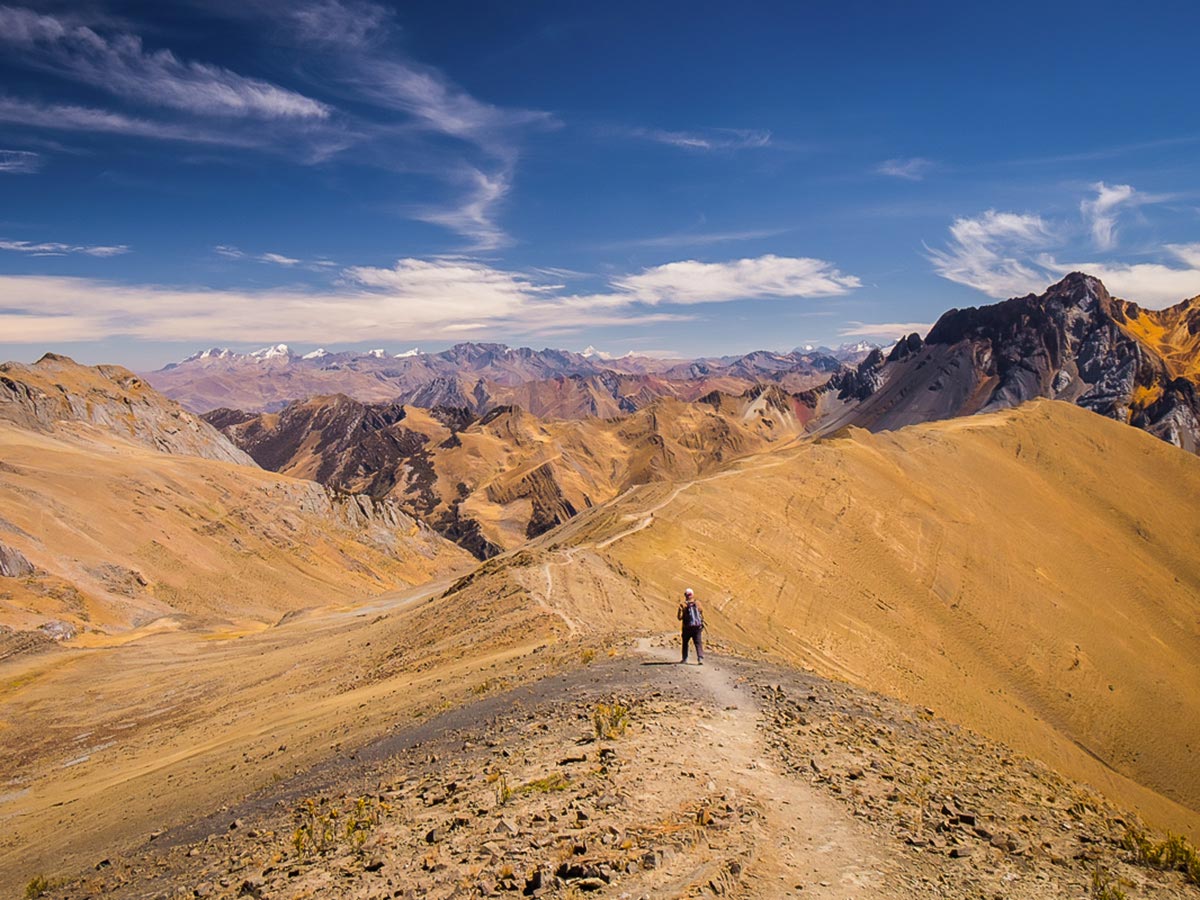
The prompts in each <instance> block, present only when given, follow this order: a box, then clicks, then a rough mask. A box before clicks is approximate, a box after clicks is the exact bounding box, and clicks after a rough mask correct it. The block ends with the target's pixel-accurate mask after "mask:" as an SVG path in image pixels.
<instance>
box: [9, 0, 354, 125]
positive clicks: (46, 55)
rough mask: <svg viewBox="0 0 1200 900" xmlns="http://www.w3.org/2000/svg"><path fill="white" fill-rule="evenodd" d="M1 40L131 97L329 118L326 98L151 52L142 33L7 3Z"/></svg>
mask: <svg viewBox="0 0 1200 900" xmlns="http://www.w3.org/2000/svg"><path fill="white" fill-rule="evenodd" d="M0 44H5V45H7V46H8V47H9V48H11V50H12V51H13V52H15V53H17V54H21V55H22V56H24V57H25V59H26V61H27V62H28V63H30V64H32V65H33V66H35V67H37V68H40V69H43V70H45V71H49V72H52V73H54V74H55V75H58V76H61V77H64V78H69V79H72V80H75V81H79V82H82V83H84V84H88V85H91V86H93V87H97V88H100V89H102V90H105V91H108V92H110V93H112V94H116V95H117V96H120V97H123V98H125V99H129V100H134V101H137V102H139V103H143V104H146V105H150V106H165V107H170V108H173V109H178V110H183V111H186V112H189V113H197V114H201V115H210V116H236V117H256V118H266V119H281V118H282V119H325V118H327V117H328V116H329V114H330V109H329V107H328V106H327V105H325V104H324V103H321V102H319V101H317V100H313V99H312V98H310V97H305V96H304V95H302V94H299V93H297V92H295V91H292V90H288V89H286V88H282V87H279V86H277V85H274V84H271V83H269V82H267V81H263V80H261V79H258V78H249V77H247V76H244V75H239V74H238V73H236V72H232V71H230V70H229V69H225V68H222V67H220V66H215V65H211V64H209V63H202V62H195V61H189V60H182V59H179V58H178V57H176V56H175V54H174V53H172V52H171V51H170V50H155V51H147V50H146V49H145V48H144V46H143V44H142V40H141V38H140V37H138V36H137V35H134V34H127V33H116V34H113V35H111V36H105V35H102V34H100V33H98V32H96V31H93V30H92V29H91V28H89V27H87V26H86V25H79V24H74V23H71V22H70V21H67V20H64V19H61V18H58V17H56V16H49V15H40V14H38V13H35V12H32V11H31V10H27V9H18V8H15V7H11V6H0Z"/></svg>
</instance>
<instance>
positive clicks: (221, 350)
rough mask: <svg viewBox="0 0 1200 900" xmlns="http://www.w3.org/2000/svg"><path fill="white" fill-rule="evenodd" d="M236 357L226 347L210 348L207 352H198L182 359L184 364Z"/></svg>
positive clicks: (235, 354)
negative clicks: (201, 360)
mask: <svg viewBox="0 0 1200 900" xmlns="http://www.w3.org/2000/svg"><path fill="white" fill-rule="evenodd" d="M238 355H239V354H237V353H234V352H233V351H232V350H229V349H228V348H226V347H210V348H209V349H207V350H199V351H197V352H196V353H193V354H192V355H191V356H189V357H187V358H186V359H184V362H196V361H197V360H200V359H234V358H235V357H237V356H238Z"/></svg>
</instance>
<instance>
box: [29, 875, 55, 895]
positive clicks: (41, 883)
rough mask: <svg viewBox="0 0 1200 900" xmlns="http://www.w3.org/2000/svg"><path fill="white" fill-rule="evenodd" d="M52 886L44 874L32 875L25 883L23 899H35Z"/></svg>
mask: <svg viewBox="0 0 1200 900" xmlns="http://www.w3.org/2000/svg"><path fill="white" fill-rule="evenodd" d="M53 886H54V885H52V884H51V883H50V879H49V878H47V877H46V876H45V875H34V876H33V877H32V878H30V879H29V884H27V885H25V900H37V898H38V897H40V896H42V895H43V894H45V893H46V891H48V890H50V888H52V887H53Z"/></svg>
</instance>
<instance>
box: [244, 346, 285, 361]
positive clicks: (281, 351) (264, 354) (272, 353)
mask: <svg viewBox="0 0 1200 900" xmlns="http://www.w3.org/2000/svg"><path fill="white" fill-rule="evenodd" d="M291 357H292V350H291V348H290V347H288V345H287V344H276V345H275V346H273V347H263V348H262V349H261V350H255V351H254V352H253V353H251V354H250V358H251V359H260V360H268V359H291Z"/></svg>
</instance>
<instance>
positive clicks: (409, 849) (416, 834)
mask: <svg viewBox="0 0 1200 900" xmlns="http://www.w3.org/2000/svg"><path fill="white" fill-rule="evenodd" d="M474 694H475V696H474V698H473V699H472V700H471V701H470V702H469V703H467V704H466V705H463V706H460V707H458V708H455V709H451V710H449V711H446V712H444V713H442V714H440V715H439V716H437V717H435V718H432V719H430V720H428V721H425V722H423V723H420V724H415V725H407V726H404V727H400V728H397V729H396V730H395V731H393V732H392V733H390V734H388V735H386V736H384V737H382V738H378V739H376V740H373V741H370V742H367V743H365V744H362V745H359V746H345V747H343V748H342V749H341V751H340V752H339V753H338V754H337V756H336V757H335V758H333V759H331V760H327V761H325V762H323V763H320V764H318V765H315V766H313V767H311V768H309V769H308V770H306V771H304V772H301V773H298V774H296V775H294V776H292V777H288V778H281V779H280V780H278V781H277V782H275V783H273V784H271V785H269V786H268V787H266V788H264V789H262V790H260V791H258V792H257V793H256V794H253V795H251V796H249V797H248V798H246V799H244V800H242V801H239V802H231V803H229V804H227V805H226V806H224V807H223V808H222V809H220V810H219V811H218V812H216V813H214V814H211V815H207V816H205V817H202V818H197V819H193V820H191V821H190V822H186V823H183V824H180V825H178V826H176V827H172V828H168V829H165V830H162V831H158V832H155V833H153V834H150V835H145V836H143V837H141V838H139V839H138V840H136V841H134V842H133V843H132V844H130V845H129V846H128V847H126V848H125V849H123V850H120V852H118V848H117V847H114V848H113V849H112V851H111V852H109V853H108V854H107V855H105V856H104V857H103V858H97V859H96V860H94V861H92V862H91V864H90V865H89V867H88V870H87V872H86V874H84V875H82V876H79V875H78V874H72V873H47V874H60V875H67V876H68V877H70V879H71V880H69V881H65V882H60V883H58V884H57V885H56V886H54V887H52V888H50V889H49V890H48V892H47V893H46V896H48V897H54V898H68V897H70V898H79V897H99V896H103V897H114V898H140V897H146V898H163V900H174V898H185V897H211V898H225V897H263V898H289V900H293V898H294V900H299V898H306V897H339V898H341V897H346V898H362V900H367V898H384V897H396V898H408V897H414V898H415V897H429V898H450V897H482V896H511V897H518V896H534V897H577V896H582V895H583V894H589V895H594V896H601V897H606V896H607V897H631V898H636V897H656V898H657V897H693V896H714V895H715V896H728V897H746V898H751V897H753V898H772V897H825V898H853V897H871V898H909V897H914V898H915V897H930V896H937V897H948V898H989V900H990V898H993V897H1005V898H1009V897H1012V898H1041V897H1088V896H1099V894H1097V893H1096V892H1097V891H1098V890H1100V888H1101V887H1103V886H1105V885H1109V886H1112V887H1116V886H1120V888H1121V889H1122V890H1125V891H1126V892H1127V893H1128V895H1129V896H1130V897H1168V898H1172V897H1200V889H1197V888H1196V887H1195V886H1189V885H1185V884H1183V883H1182V881H1181V880H1180V877H1179V876H1178V875H1175V874H1170V873H1163V872H1158V871H1154V870H1151V869H1148V868H1144V867H1140V866H1137V865H1134V864H1133V863H1132V858H1131V856H1130V854H1129V852H1127V851H1126V850H1124V849H1122V847H1121V845H1120V842H1121V839H1122V837H1123V836H1124V834H1125V832H1126V827H1127V826H1129V825H1134V824H1135V822H1134V820H1133V819H1132V817H1128V816H1122V815H1121V814H1119V813H1118V812H1117V811H1116V810H1114V809H1113V808H1111V807H1110V806H1108V805H1107V804H1106V803H1105V802H1104V801H1102V800H1101V799H1100V798H1099V797H1098V796H1096V795H1094V794H1093V793H1092V792H1090V791H1089V790H1087V789H1086V788H1084V787H1082V786H1079V785H1075V784H1070V783H1068V782H1066V781H1064V780H1063V779H1061V778H1060V777H1058V776H1057V775H1055V774H1054V773H1052V772H1050V771H1049V770H1048V769H1046V768H1045V767H1043V766H1040V765H1039V764H1037V763H1035V762H1032V761H1030V760H1028V759H1025V758H1023V757H1020V756H1019V755H1017V754H1015V753H1013V752H1011V751H1009V750H1008V749H1006V748H1004V747H1002V746H999V745H997V744H994V743H991V742H988V741H985V740H984V739H982V738H979V737H978V736H976V735H974V734H972V733H970V732H967V731H965V730H961V729H959V728H957V727H954V726H951V725H948V724H946V723H945V722H943V721H941V720H940V719H937V718H936V717H935V715H934V711H932V710H917V709H913V708H911V707H907V706H905V705H903V704H901V703H899V702H896V701H893V700H890V699H887V698H884V697H881V696H878V695H875V694H871V693H868V692H865V691H862V690H859V689H856V688H852V687H849V686H846V685H841V684H837V683H834V682H830V681H826V680H824V679H821V678H818V677H816V676H813V675H810V674H808V673H804V672H801V671H799V670H795V669H788V668H781V667H778V666H775V665H773V664H769V663H763V662H761V661H756V660H751V659H747V658H741V657H738V656H735V655H732V654H731V653H730V652H729V649H728V648H723V647H721V646H719V645H718V646H716V647H712V648H710V650H709V654H708V657H707V659H706V665H705V666H703V667H699V666H695V665H688V666H686V667H684V666H680V665H678V662H677V649H676V643H675V639H673V638H672V637H671V636H646V637H641V638H637V639H630V640H629V641H628V642H626V643H624V644H623V645H621V646H619V647H618V646H614V649H613V650H611V651H610V652H609V653H608V654H607V655H606V654H604V653H603V652H601V653H599V654H596V653H595V651H594V650H584V651H582V653H581V654H580V656H579V657H577V659H576V662H575V664H574V665H573V666H571V667H570V668H569V669H568V670H567V671H562V672H556V673H554V674H549V675H547V676H545V677H542V678H540V679H537V680H534V681H531V682H529V683H527V684H524V685H522V686H518V687H515V688H510V687H506V686H504V685H499V684H496V685H493V684H490V683H488V682H484V683H482V684H481V685H480V686H479V687H478V688H477V689H476V690H475V691H474ZM601 732H602V734H600V733H601ZM55 840H58V841H62V842H69V841H70V836H69V834H65V833H63V834H59V835H57V836H56V838H55ZM42 849H43V850H44V849H46V848H42ZM33 874H34V873H30V875H31V876H32V875H33ZM1108 896H1111V897H1115V896H1118V895H1117V894H1109V895H1108Z"/></svg>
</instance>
